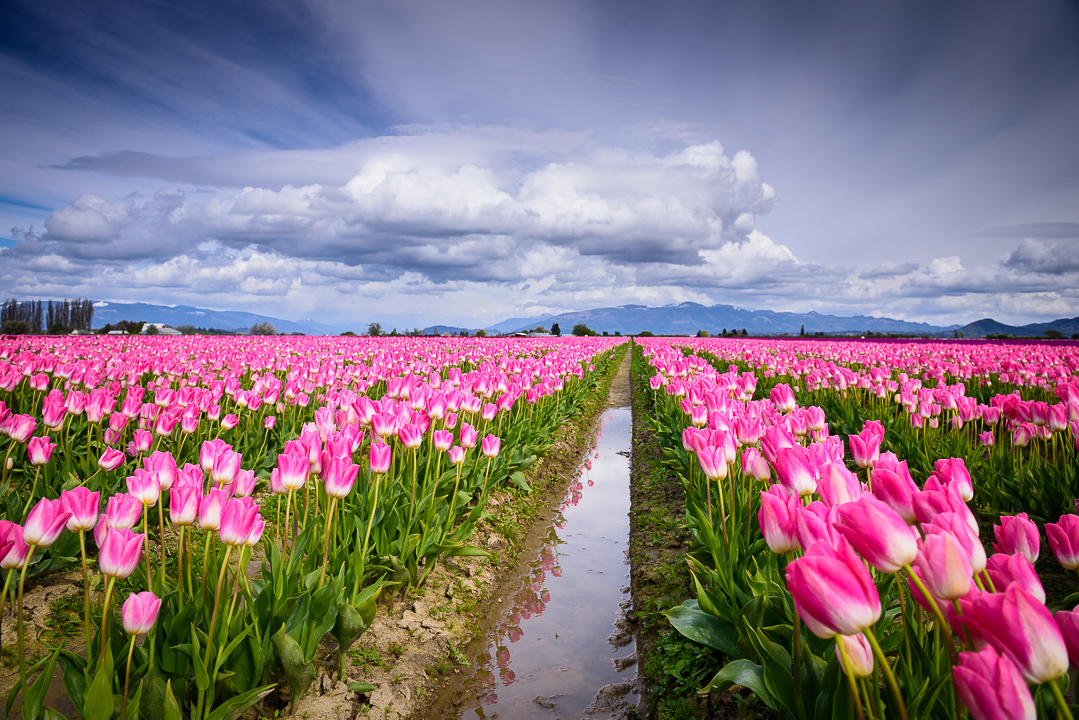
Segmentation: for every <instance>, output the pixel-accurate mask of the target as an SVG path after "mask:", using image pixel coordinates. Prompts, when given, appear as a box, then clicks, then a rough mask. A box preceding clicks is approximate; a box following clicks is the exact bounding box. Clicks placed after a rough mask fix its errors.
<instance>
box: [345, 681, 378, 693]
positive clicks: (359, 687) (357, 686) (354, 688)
mask: <svg viewBox="0 0 1079 720" xmlns="http://www.w3.org/2000/svg"><path fill="white" fill-rule="evenodd" d="M377 689H378V688H376V687H375V686H374V685H372V684H371V683H365V682H350V683H349V684H348V690H349V692H354V693H359V694H360V695H370V694H371V693H373V692H374V691H375V690H377Z"/></svg>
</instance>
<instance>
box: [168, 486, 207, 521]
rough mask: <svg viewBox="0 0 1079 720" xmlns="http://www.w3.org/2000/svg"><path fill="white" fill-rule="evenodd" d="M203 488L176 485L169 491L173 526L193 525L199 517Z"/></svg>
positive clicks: (170, 517) (170, 516)
mask: <svg viewBox="0 0 1079 720" xmlns="http://www.w3.org/2000/svg"><path fill="white" fill-rule="evenodd" d="M201 495H202V487H201V486H196V485H176V486H174V487H173V488H172V489H171V490H169V520H170V521H171V522H172V524H173V525H193V524H194V523H195V520H196V519H198V515H199V499H200V496H201Z"/></svg>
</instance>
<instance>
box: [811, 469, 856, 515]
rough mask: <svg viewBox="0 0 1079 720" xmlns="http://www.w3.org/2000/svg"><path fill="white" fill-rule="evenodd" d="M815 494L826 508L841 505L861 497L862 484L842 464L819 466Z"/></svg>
mask: <svg viewBox="0 0 1079 720" xmlns="http://www.w3.org/2000/svg"><path fill="white" fill-rule="evenodd" d="M820 475H821V476H820V480H819V481H818V482H817V492H818V493H819V494H820V499H821V502H823V503H824V504H825V505H827V506H828V507H831V506H833V505H843V504H845V503H850V502H854V501H856V500H858V499H859V498H860V497H862V484H861V483H860V482H858V478H857V477H856V476H855V475H854V473H852V472H851V471H850V470H847V468H846V466H845V465H843V464H842V463H837V462H829V463H825V464H824V465H822V466H821V469H820Z"/></svg>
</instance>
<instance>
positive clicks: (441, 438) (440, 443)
mask: <svg viewBox="0 0 1079 720" xmlns="http://www.w3.org/2000/svg"><path fill="white" fill-rule="evenodd" d="M431 442H432V444H433V445H434V446H435V448H436V449H437V450H441V451H443V452H445V451H447V450H449V449H450V446H452V445H453V433H451V432H448V431H446V430H435V431H434V433H433V434H432V436H431Z"/></svg>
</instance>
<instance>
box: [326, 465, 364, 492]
mask: <svg viewBox="0 0 1079 720" xmlns="http://www.w3.org/2000/svg"><path fill="white" fill-rule="evenodd" d="M359 471H360V467H359V465H356V464H355V463H353V462H352V458H351V457H335V458H333V459H331V460H330V461H329V463H328V464H327V465H324V466H323V468H322V483H323V485H324V486H325V489H326V494H327V495H329V496H330V497H335V498H343V497H347V496H348V494H349V493H350V492H352V487H353V486H354V485H355V484H356V475H357V473H359Z"/></svg>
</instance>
